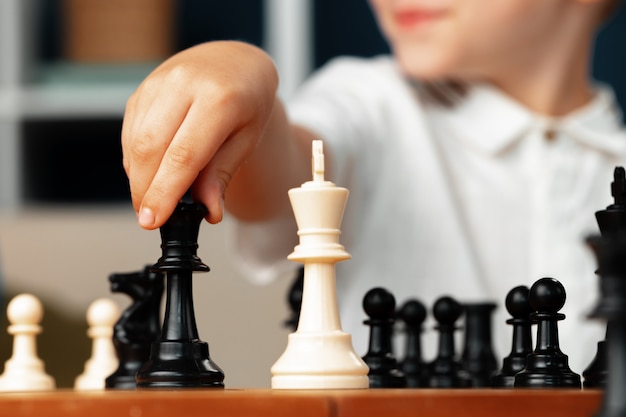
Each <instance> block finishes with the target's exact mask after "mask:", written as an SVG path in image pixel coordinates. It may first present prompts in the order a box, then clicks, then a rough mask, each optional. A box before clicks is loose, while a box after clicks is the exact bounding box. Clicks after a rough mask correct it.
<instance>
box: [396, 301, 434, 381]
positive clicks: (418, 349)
mask: <svg viewBox="0 0 626 417" xmlns="http://www.w3.org/2000/svg"><path fill="white" fill-rule="evenodd" d="M397 317H398V319H400V320H401V321H402V322H403V323H404V333H405V335H406V342H405V347H406V348H405V355H404V359H403V360H402V362H401V363H400V369H401V370H402V372H403V373H404V376H405V377H406V386H407V388H422V387H427V386H428V365H427V364H426V362H424V360H423V359H422V341H421V336H422V325H423V324H424V320H426V307H424V304H422V303H421V302H420V301H418V300H415V299H411V300H407V301H406V302H405V303H404V304H403V305H402V307H401V308H400V310H399V311H398V313H397Z"/></svg>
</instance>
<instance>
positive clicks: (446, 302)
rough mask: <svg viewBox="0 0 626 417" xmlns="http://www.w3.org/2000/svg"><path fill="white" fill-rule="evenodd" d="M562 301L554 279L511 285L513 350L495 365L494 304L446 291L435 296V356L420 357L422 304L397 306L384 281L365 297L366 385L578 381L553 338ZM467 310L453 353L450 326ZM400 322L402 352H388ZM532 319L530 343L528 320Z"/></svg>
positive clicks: (553, 384)
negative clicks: (533, 332)
mask: <svg viewBox="0 0 626 417" xmlns="http://www.w3.org/2000/svg"><path fill="white" fill-rule="evenodd" d="M564 303H565V289H564V288H563V286H562V285H561V283H560V282H558V281H557V280H555V279H553V278H542V279H540V280H538V281H537V282H535V283H534V284H533V285H532V287H531V288H530V289H529V288H528V287H526V286H518V287H515V288H513V289H512V290H511V291H510V292H509V294H508V295H507V297H506V308H507V311H508V312H509V314H510V315H511V316H512V317H511V319H509V320H507V323H508V324H510V325H512V328H513V341H512V349H511V353H510V354H509V355H508V356H507V357H505V358H504V359H503V361H502V366H501V368H500V369H498V364H497V360H496V357H495V355H494V353H493V349H492V343H491V314H492V312H493V310H494V309H495V308H496V305H495V304H494V303H477V304H465V305H461V304H460V303H459V302H457V301H456V300H454V299H453V298H451V297H448V296H445V297H441V298H439V299H438V300H437V301H436V302H435V304H434V305H433V310H432V313H433V317H434V319H435V321H436V322H437V325H436V329H437V331H438V334H439V342H438V350H437V354H436V357H435V359H434V360H432V361H430V362H425V361H424V360H423V358H422V350H421V340H420V339H421V332H422V325H423V323H424V321H425V319H426V315H427V312H426V308H425V307H424V305H423V304H422V303H421V302H419V301H418V300H415V299H412V300H409V301H407V302H405V303H404V304H403V305H402V307H401V308H399V309H398V310H396V302H395V298H394V296H393V294H391V293H390V292H389V291H387V290H386V289H384V288H374V289H372V290H370V291H369V292H368V293H367V294H366V295H365V297H364V299H363V309H364V310H365V313H366V314H367V316H368V319H367V320H366V321H365V322H364V323H365V324H366V325H368V326H369V327H370V340H369V348H368V352H367V354H366V355H365V356H364V357H363V360H364V361H365V362H366V363H367V365H368V366H369V367H370V372H369V380H370V388H404V387H407V388H478V387H491V388H513V387H528V388H556V387H560V388H581V378H580V376H579V375H578V374H576V373H574V372H572V371H571V369H570V368H569V366H568V358H567V355H565V354H563V353H562V352H561V350H560V347H559V344H558V326H557V322H558V321H559V320H562V319H563V318H565V316H564V315H563V314H561V313H559V310H560V309H561V308H562V307H563V305H564ZM462 314H464V315H465V335H464V336H465V337H464V343H465V346H464V348H463V352H462V355H461V357H458V356H457V354H456V350H455V339H454V333H455V330H457V327H456V323H457V320H458V319H459V318H460V317H461V315H462ZM396 319H397V320H399V321H401V322H403V323H404V331H405V334H406V339H405V340H406V349H405V357H404V358H403V360H402V361H398V360H397V359H396V358H395V356H394V354H393V346H392V343H393V342H392V338H393V328H394V323H395V321H396ZM532 324H536V325H537V342H536V346H535V348H534V349H533V346H532V336H531V326H532Z"/></svg>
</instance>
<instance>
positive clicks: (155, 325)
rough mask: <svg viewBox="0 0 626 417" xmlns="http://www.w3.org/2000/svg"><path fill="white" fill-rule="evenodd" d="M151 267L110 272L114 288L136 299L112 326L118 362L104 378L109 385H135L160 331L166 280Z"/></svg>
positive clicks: (118, 387) (110, 279) (127, 387)
mask: <svg viewBox="0 0 626 417" xmlns="http://www.w3.org/2000/svg"><path fill="white" fill-rule="evenodd" d="M164 279H165V277H164V275H163V274H162V273H160V272H151V271H150V270H149V267H146V268H144V270H143V271H140V272H131V273H123V274H111V275H110V276H109V282H110V283H111V291H112V292H115V293H124V294H127V295H129V296H130V298H131V299H132V300H133V301H132V303H131V304H130V306H128V308H126V310H124V312H122V315H121V316H120V319H119V320H118V321H117V323H115V326H114V327H113V345H114V346H115V352H116V353H117V357H118V360H119V366H118V368H117V370H115V372H114V373H113V374H111V375H110V376H109V377H108V378H107V379H106V381H105V387H106V388H114V389H135V388H136V387H137V383H136V381H135V376H136V374H137V371H139V369H140V368H141V367H142V366H143V364H144V363H145V362H146V361H147V360H148V358H149V357H150V347H151V345H152V343H153V342H155V341H157V340H158V338H159V336H160V335H161V323H160V320H161V299H162V298H163V287H164V284H163V281H164Z"/></svg>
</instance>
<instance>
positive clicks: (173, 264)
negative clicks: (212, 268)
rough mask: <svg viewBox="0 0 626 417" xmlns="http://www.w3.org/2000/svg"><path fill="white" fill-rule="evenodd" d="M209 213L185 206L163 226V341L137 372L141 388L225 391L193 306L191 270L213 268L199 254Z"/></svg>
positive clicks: (159, 268) (199, 207)
mask: <svg viewBox="0 0 626 417" xmlns="http://www.w3.org/2000/svg"><path fill="white" fill-rule="evenodd" d="M206 215H207V209H206V207H204V205H202V204H200V203H186V202H181V203H179V204H178V206H177V207H176V209H175V211H174V213H172V216H171V217H170V218H169V219H168V221H167V222H166V223H165V225H163V227H161V241H162V244H161V248H162V250H163V256H162V257H161V258H160V259H159V261H158V262H157V263H156V265H154V266H153V267H152V270H153V271H157V272H165V273H167V292H166V304H165V317H164V321H163V327H162V330H161V337H160V339H159V340H158V341H157V342H155V343H153V344H152V349H151V351H150V359H149V360H148V361H147V362H146V363H145V364H144V366H143V367H142V368H141V370H140V371H139V372H138V373H137V387H138V388H195V387H211V388H223V387H224V383H223V381H224V373H223V372H222V370H221V369H220V368H219V367H218V366H217V365H216V364H215V363H214V362H213V361H212V360H211V358H210V357H209V346H208V344H207V343H205V342H203V341H201V340H200V339H199V337H198V330H197V327H196V319H195V314H194V308H193V291H192V285H191V284H192V281H191V277H192V272H193V271H200V272H206V271H208V270H209V267H208V266H206V265H205V264H203V263H202V261H201V260H200V258H198V256H197V255H196V251H197V249H198V232H199V228H200V223H201V222H202V219H204V218H205V217H206Z"/></svg>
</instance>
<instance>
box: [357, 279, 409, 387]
mask: <svg viewBox="0 0 626 417" xmlns="http://www.w3.org/2000/svg"><path fill="white" fill-rule="evenodd" d="M395 308H396V300H395V298H394V296H393V294H391V293H390V292H389V291H387V290H386V289H384V288H373V289H371V290H369V291H368V292H367V294H365V297H364V298H363V310H365V314H367V316H368V317H369V319H368V320H365V322H364V323H365V324H366V325H368V326H369V327H370V339H369V348H368V350H367V353H366V354H365V356H363V360H364V361H365V363H366V364H367V366H368V367H369V369H370V370H369V373H368V378H369V385H370V388H405V387H406V386H407V381H406V378H405V376H404V373H403V372H402V371H401V370H400V365H399V364H398V361H397V360H396V358H395V356H394V354H393V348H392V341H391V339H392V337H393V324H394V322H395V319H394V315H395Z"/></svg>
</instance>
